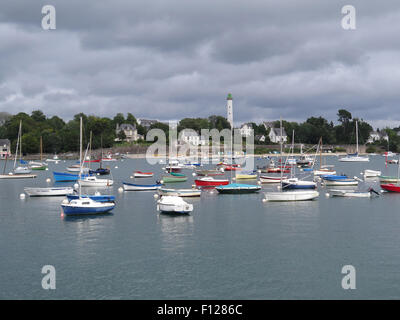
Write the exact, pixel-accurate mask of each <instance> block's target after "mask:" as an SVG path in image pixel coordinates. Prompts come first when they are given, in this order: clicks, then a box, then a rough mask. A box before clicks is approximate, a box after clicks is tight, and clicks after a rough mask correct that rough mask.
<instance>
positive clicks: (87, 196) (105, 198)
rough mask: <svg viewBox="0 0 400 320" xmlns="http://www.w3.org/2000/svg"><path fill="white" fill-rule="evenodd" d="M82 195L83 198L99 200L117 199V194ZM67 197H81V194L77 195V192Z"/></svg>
mask: <svg viewBox="0 0 400 320" xmlns="http://www.w3.org/2000/svg"><path fill="white" fill-rule="evenodd" d="M80 197H81V198H82V199H85V198H90V199H92V200H94V201H97V202H114V201H115V196H113V195H101V194H99V195H96V194H94V195H81V196H80ZM67 199H68V200H75V199H79V195H77V194H71V195H67Z"/></svg>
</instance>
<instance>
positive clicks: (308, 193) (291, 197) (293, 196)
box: [264, 190, 319, 202]
mask: <svg viewBox="0 0 400 320" xmlns="http://www.w3.org/2000/svg"><path fill="white" fill-rule="evenodd" d="M318 196H319V192H318V191H315V190H298V191H284V192H279V191H278V192H265V198H264V201H284V202H286V201H307V200H314V199H316V198H318Z"/></svg>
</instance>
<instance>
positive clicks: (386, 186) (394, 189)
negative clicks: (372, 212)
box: [381, 183, 400, 192]
mask: <svg viewBox="0 0 400 320" xmlns="http://www.w3.org/2000/svg"><path fill="white" fill-rule="evenodd" d="M381 188H382V189H383V190H386V191H389V192H400V186H398V185H395V184H392V183H388V184H381Z"/></svg>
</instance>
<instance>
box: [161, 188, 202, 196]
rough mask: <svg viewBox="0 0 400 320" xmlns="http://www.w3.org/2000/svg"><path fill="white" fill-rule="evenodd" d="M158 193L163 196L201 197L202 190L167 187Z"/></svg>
mask: <svg viewBox="0 0 400 320" xmlns="http://www.w3.org/2000/svg"><path fill="white" fill-rule="evenodd" d="M158 193H159V194H160V195H162V196H177V197H200V196H201V190H199V189H167V188H161V189H159V191H158Z"/></svg>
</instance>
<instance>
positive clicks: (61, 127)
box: [0, 109, 400, 154]
mask: <svg viewBox="0 0 400 320" xmlns="http://www.w3.org/2000/svg"><path fill="white" fill-rule="evenodd" d="M80 117H82V119H83V143H84V145H87V143H88V142H89V136H90V132H92V148H93V149H98V148H101V147H103V148H110V147H113V146H114V145H115V144H117V143H118V142H116V141H115V138H117V133H116V130H115V129H116V126H117V124H122V123H128V124H132V125H135V126H136V128H137V130H138V134H140V135H142V136H143V137H145V136H146V133H147V130H149V129H153V128H157V129H161V130H163V131H164V132H165V134H166V136H167V138H168V136H169V134H168V131H169V126H168V124H166V123H162V122H157V123H154V124H152V125H151V126H150V128H147V129H146V128H145V127H143V126H141V125H140V124H139V123H138V121H137V119H136V118H135V116H133V115H132V114H131V113H128V114H127V115H126V116H125V115H123V114H122V113H117V114H116V115H115V116H114V117H113V118H107V117H99V116H95V115H86V114H84V113H79V114H76V115H75V116H74V117H73V119H72V120H70V121H67V122H66V121H64V120H63V119H61V118H60V117H58V116H52V117H47V116H46V115H45V114H44V113H43V112H42V111H40V110H35V111H33V112H32V113H31V114H30V115H29V114H27V113H24V112H20V113H18V114H16V115H10V114H7V113H5V112H2V113H0V138H8V139H10V141H11V143H12V144H11V147H12V150H15V146H16V140H17V136H18V130H19V122H20V120H22V149H23V153H24V154H25V153H38V152H39V151H40V150H39V146H40V137H42V139H43V152H44V153H65V152H74V151H78V150H79V119H80ZM337 117H338V119H337V121H338V124H337V125H334V124H333V122H332V121H328V120H327V119H325V118H323V117H321V116H320V117H310V118H308V119H307V120H306V121H304V122H302V123H298V122H289V121H283V122H282V124H283V127H284V129H285V131H286V133H287V135H288V142H289V143H290V142H291V138H292V132H293V130H294V132H295V137H294V142H295V143H305V144H316V143H318V141H319V139H320V138H321V137H322V140H323V143H324V144H333V145H335V144H354V143H355V142H356V134H355V122H356V121H358V129H359V144H365V143H366V142H367V140H368V138H369V136H370V133H371V131H372V126H371V125H370V124H368V123H367V122H366V121H364V120H363V119H359V118H353V116H352V114H351V113H350V112H349V111H347V110H345V109H340V110H338V113H337ZM249 125H250V126H252V128H253V130H254V135H255V136H256V137H257V136H262V135H263V136H264V137H265V141H263V142H259V141H258V140H257V139H256V143H259V144H271V142H270V141H269V138H268V134H269V130H270V129H269V128H268V127H266V126H265V125H264V124H263V123H260V124H256V123H249ZM279 125H280V122H279V120H278V121H274V122H273V127H275V128H279ZM177 129H178V132H180V131H181V130H183V129H193V130H195V131H196V132H198V133H199V134H200V133H201V129H217V130H223V129H230V124H229V122H228V121H227V119H226V118H225V117H223V116H218V115H212V116H210V117H208V118H184V119H182V120H180V121H179V122H178V127H177ZM385 131H386V133H387V134H388V136H389V143H388V142H387V141H377V142H375V143H374V145H376V146H379V147H381V148H389V149H390V150H391V151H398V150H400V136H399V135H398V134H397V133H398V132H400V127H399V128H394V129H389V128H386V129H385ZM119 137H120V138H123V136H119ZM140 142H141V141H139V143H140Z"/></svg>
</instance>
